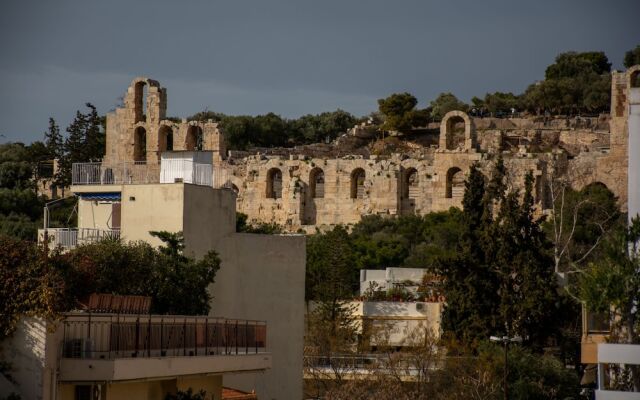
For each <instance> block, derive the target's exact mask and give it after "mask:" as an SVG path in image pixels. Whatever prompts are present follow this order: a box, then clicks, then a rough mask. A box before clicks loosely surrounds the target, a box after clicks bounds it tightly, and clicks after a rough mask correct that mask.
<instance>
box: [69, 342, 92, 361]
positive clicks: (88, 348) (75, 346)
mask: <svg viewBox="0 0 640 400" xmlns="http://www.w3.org/2000/svg"><path fill="white" fill-rule="evenodd" d="M92 354H93V340H91V339H69V340H67V341H66V342H65V344H64V356H65V357H66V358H91V356H92Z"/></svg>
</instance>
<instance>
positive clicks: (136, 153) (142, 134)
mask: <svg viewBox="0 0 640 400" xmlns="http://www.w3.org/2000/svg"><path fill="white" fill-rule="evenodd" d="M133 160H134V161H147V131H146V130H145V129H144V128H143V127H141V126H139V127H137V128H136V130H135V132H134V134H133Z"/></svg>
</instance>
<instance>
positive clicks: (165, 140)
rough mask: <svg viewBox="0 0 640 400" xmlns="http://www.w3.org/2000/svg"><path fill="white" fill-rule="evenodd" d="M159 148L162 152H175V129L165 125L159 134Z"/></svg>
mask: <svg viewBox="0 0 640 400" xmlns="http://www.w3.org/2000/svg"><path fill="white" fill-rule="evenodd" d="M158 141H159V143H158V147H159V150H160V152H163V151H173V129H171V127H169V126H166V125H163V126H161V127H160V131H159V132H158Z"/></svg>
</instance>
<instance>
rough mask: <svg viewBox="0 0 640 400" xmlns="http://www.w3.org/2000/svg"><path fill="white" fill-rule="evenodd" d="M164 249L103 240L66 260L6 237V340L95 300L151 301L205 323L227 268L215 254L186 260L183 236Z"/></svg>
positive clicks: (1, 325) (2, 253)
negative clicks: (23, 321) (21, 323)
mask: <svg viewBox="0 0 640 400" xmlns="http://www.w3.org/2000/svg"><path fill="white" fill-rule="evenodd" d="M159 237H161V238H162V239H163V240H164V243H165V245H164V246H163V247H161V248H160V249H156V248H153V247H151V246H150V245H149V244H147V243H144V242H132V243H122V242H120V241H115V240H103V241H101V242H98V243H93V244H86V245H81V246H78V247H77V248H75V249H73V250H71V251H69V252H66V253H62V252H61V251H58V250H56V251H53V252H51V253H49V252H48V251H47V250H45V249H44V248H43V247H42V246H38V245H36V244H34V243H31V242H27V241H23V240H19V239H15V238H10V237H8V236H2V235H0V278H1V279H2V281H3V282H5V283H6V285H4V286H3V287H2V288H0V303H1V304H3V306H4V307H5V308H4V310H6V311H7V312H6V313H5V312H3V313H2V318H1V319H0V336H5V335H8V334H9V333H11V331H12V330H13V328H14V326H15V322H16V321H17V319H18V318H19V317H20V316H25V315H39V316H42V317H45V318H55V317H56V315H57V314H58V313H60V312H64V311H69V310H71V309H72V308H74V307H77V306H78V303H79V302H82V301H86V299H87V298H88V296H89V295H90V294H91V293H112V294H120V295H141V296H150V297H151V298H152V302H151V304H152V312H153V313H157V314H178V315H201V314H207V313H208V312H209V309H210V307H211V304H210V302H211V293H210V292H209V291H208V290H207V289H208V287H209V285H211V284H212V283H213V282H214V279H215V275H216V272H217V271H218V269H219V268H220V259H219V258H218V256H217V254H216V253H215V252H214V251H210V252H209V253H207V254H206V255H205V256H204V257H203V258H202V259H198V260H196V259H193V258H191V257H188V256H186V255H185V254H184V253H183V251H182V249H183V246H182V236H181V234H180V233H178V234H169V233H166V232H162V233H159Z"/></svg>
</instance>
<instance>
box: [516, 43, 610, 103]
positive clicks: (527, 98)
mask: <svg viewBox="0 0 640 400" xmlns="http://www.w3.org/2000/svg"><path fill="white" fill-rule="evenodd" d="M610 70H611V63H609V60H608V59H607V56H606V55H605V54H604V53H603V52H584V53H576V52H567V53H561V54H559V55H558V56H557V57H556V60H555V63H553V64H551V65H549V66H548V67H547V69H546V71H545V79H544V80H543V81H541V82H537V83H534V84H532V85H530V86H529V87H528V88H527V90H526V91H525V93H524V94H523V95H522V103H523V106H525V107H526V108H527V109H529V110H531V111H536V112H538V113H539V112H541V111H545V110H546V111H551V112H554V113H569V114H573V113H579V112H602V111H606V110H608V108H609V106H610V104H609V103H610V97H611V93H610V92H611V75H610Z"/></svg>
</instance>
